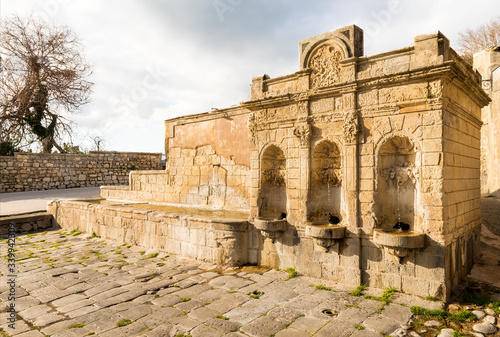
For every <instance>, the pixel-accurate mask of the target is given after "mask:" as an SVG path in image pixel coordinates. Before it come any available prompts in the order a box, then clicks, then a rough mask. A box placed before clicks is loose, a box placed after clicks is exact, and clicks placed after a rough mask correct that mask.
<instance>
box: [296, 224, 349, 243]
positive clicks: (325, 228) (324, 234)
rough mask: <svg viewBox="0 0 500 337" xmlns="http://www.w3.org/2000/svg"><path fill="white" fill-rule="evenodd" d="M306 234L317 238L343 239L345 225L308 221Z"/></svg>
mask: <svg viewBox="0 0 500 337" xmlns="http://www.w3.org/2000/svg"><path fill="white" fill-rule="evenodd" d="M306 235H307V236H310V237H313V238H319V239H332V240H338V239H343V238H344V236H345V226H339V225H331V224H329V223H323V222H308V223H307V226H306Z"/></svg>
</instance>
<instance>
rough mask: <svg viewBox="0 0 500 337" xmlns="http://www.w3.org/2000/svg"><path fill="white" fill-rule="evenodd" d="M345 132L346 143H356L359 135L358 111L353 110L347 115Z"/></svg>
mask: <svg viewBox="0 0 500 337" xmlns="http://www.w3.org/2000/svg"><path fill="white" fill-rule="evenodd" d="M343 131H344V139H345V142H346V143H349V144H353V143H356V138H357V136H358V133H359V123H358V114H357V112H356V111H354V110H351V111H348V112H346V113H345V115H344V125H343Z"/></svg>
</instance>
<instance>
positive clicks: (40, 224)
mask: <svg viewBox="0 0 500 337" xmlns="http://www.w3.org/2000/svg"><path fill="white" fill-rule="evenodd" d="M11 224H14V228H15V230H16V233H27V232H32V231H37V230H43V229H49V228H52V215H51V214H47V213H41V214H27V215H16V216H8V217H2V218H0V235H6V234H7V233H8V232H9V226H10V225H11Z"/></svg>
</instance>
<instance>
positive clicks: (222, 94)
mask: <svg viewBox="0 0 500 337" xmlns="http://www.w3.org/2000/svg"><path fill="white" fill-rule="evenodd" d="M30 13H31V14H32V15H34V16H36V17H40V18H43V19H45V20H48V21H50V22H53V23H54V24H56V25H65V26H68V27H70V28H71V29H72V30H73V31H74V32H75V33H76V34H77V35H78V36H79V37H80V39H81V42H82V43H83V45H84V46H85V58H86V59H87V60H88V61H89V62H90V63H92V64H93V69H94V72H93V75H92V78H91V81H93V82H94V83H95V85H94V87H93V94H92V102H91V103H90V104H88V105H86V106H85V107H83V108H82V109H81V111H79V112H78V113H76V114H73V115H71V116H70V118H71V119H72V120H73V121H74V122H75V123H76V125H77V127H76V128H75V134H74V135H73V144H74V145H80V146H81V147H82V148H85V149H90V147H91V140H90V138H91V137H96V136H98V137H101V138H104V139H105V149H106V150H112V151H131V152H164V132H165V126H164V120H166V119H170V118H175V117H178V116H183V115H189V114H194V113H201V112H206V111H210V110H211V109H212V108H225V107H230V106H232V105H237V104H239V103H240V102H243V101H246V100H248V98H249V95H250V83H251V80H252V77H255V76H259V75H263V74H268V75H269V76H271V77H277V76H283V75H287V74H291V73H294V72H296V71H298V70H299V60H298V59H299V54H298V42H299V41H300V40H303V39H306V38H309V37H312V36H315V35H319V34H322V33H325V32H328V31H331V30H335V29H338V28H341V27H344V26H348V25H351V24H355V25H357V26H359V27H360V28H362V29H363V30H364V36H365V49H364V50H365V55H367V56H369V55H373V54H377V53H382V52H385V51H389V50H392V49H398V48H402V47H406V46H410V45H411V44H412V42H413V38H414V37H415V36H417V35H420V34H425V33H430V32H434V31H437V30H440V31H441V32H442V33H444V35H446V36H447V37H448V39H449V40H450V42H451V46H452V48H454V49H458V48H459V46H458V38H459V35H458V34H459V32H461V31H463V30H464V29H466V28H475V27H477V26H479V25H481V24H484V23H487V22H489V21H490V20H492V19H494V18H495V17H497V16H499V15H500V1H498V0H477V1H470V0H431V1H430V0H387V1H386V0H382V1H379V0H376V1H375V0H351V1H346V0H343V1H337V0H329V1H328V0H323V1H320V0H308V1H305V0H303V1H299V0H163V1H160V0H0V16H1V17H2V18H6V17H8V16H9V15H12V14H18V15H21V16H28V15H30Z"/></svg>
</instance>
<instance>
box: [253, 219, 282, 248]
mask: <svg viewBox="0 0 500 337" xmlns="http://www.w3.org/2000/svg"><path fill="white" fill-rule="evenodd" d="M249 222H250V223H252V224H253V225H254V226H255V228H256V229H258V230H259V231H260V232H261V234H262V235H263V236H264V237H266V238H270V239H271V240H272V241H273V242H274V240H275V239H277V238H278V237H279V236H281V233H282V232H284V231H285V230H286V227H287V221H286V218H285V219H276V218H263V217H257V218H254V219H252V220H250V221H249Z"/></svg>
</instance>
